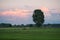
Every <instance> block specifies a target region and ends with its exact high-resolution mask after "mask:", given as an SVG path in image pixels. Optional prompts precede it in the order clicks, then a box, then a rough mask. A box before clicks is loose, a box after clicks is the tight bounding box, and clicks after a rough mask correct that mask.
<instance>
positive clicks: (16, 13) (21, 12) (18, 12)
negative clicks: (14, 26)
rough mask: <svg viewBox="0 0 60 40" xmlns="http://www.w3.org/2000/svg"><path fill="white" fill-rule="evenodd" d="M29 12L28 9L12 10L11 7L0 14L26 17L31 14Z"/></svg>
mask: <svg viewBox="0 0 60 40" xmlns="http://www.w3.org/2000/svg"><path fill="white" fill-rule="evenodd" d="M29 12H30V10H20V9H14V11H13V10H12V9H10V10H8V11H4V12H1V13H0V15H3V16H17V17H21V18H28V16H29V15H30V14H31V13H29Z"/></svg>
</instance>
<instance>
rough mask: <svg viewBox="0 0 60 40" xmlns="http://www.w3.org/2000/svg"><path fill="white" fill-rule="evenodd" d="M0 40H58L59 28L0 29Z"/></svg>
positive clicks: (59, 38)
mask: <svg viewBox="0 0 60 40" xmlns="http://www.w3.org/2000/svg"><path fill="white" fill-rule="evenodd" d="M0 40H60V28H0Z"/></svg>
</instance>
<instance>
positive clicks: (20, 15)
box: [0, 0, 60, 24]
mask: <svg viewBox="0 0 60 40" xmlns="http://www.w3.org/2000/svg"><path fill="white" fill-rule="evenodd" d="M59 4H60V0H0V23H11V24H34V22H33V20H32V19H33V18H32V15H33V11H34V10H35V9H41V10H42V11H43V13H44V17H45V18H44V19H45V22H44V23H45V24H53V23H54V24H58V23H59V24H60V5H59Z"/></svg>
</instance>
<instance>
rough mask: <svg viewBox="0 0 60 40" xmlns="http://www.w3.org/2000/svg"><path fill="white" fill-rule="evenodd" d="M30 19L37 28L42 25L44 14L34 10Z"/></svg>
mask: <svg viewBox="0 0 60 40" xmlns="http://www.w3.org/2000/svg"><path fill="white" fill-rule="evenodd" d="M32 17H33V21H34V22H35V23H36V25H37V26H38V27H40V26H41V25H42V24H43V23H44V14H43V12H42V11H41V10H40V9H36V10H34V13H33V16H32Z"/></svg>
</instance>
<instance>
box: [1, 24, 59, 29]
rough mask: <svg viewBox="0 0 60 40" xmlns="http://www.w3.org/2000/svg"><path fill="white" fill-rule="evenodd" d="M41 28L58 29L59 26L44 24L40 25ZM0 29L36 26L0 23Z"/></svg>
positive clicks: (33, 25) (31, 25)
mask: <svg viewBox="0 0 60 40" xmlns="http://www.w3.org/2000/svg"><path fill="white" fill-rule="evenodd" d="M42 26H44V27H57V28H58V27H60V24H44V25H42ZM1 27H3V28H4V27H37V26H36V24H26V25H24V24H21V25H16V24H15V25H12V24H10V23H0V28H1Z"/></svg>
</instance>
